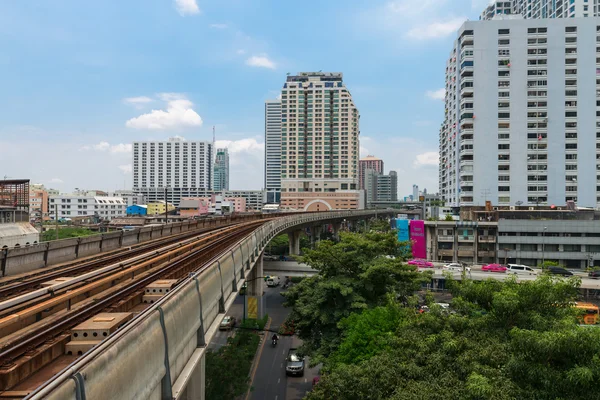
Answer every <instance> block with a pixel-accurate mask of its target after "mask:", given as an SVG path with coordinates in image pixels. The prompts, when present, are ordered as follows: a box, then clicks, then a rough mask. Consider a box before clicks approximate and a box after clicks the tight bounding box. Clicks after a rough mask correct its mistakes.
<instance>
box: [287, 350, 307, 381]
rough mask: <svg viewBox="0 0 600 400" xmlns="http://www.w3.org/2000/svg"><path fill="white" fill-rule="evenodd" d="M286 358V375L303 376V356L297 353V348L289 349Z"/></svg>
mask: <svg viewBox="0 0 600 400" xmlns="http://www.w3.org/2000/svg"><path fill="white" fill-rule="evenodd" d="M286 360H287V364H286V365H285V373H286V375H297V376H304V357H301V356H300V355H299V354H298V349H290V350H289V351H288V356H287V359H286Z"/></svg>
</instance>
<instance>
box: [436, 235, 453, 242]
mask: <svg viewBox="0 0 600 400" xmlns="http://www.w3.org/2000/svg"><path fill="white" fill-rule="evenodd" d="M438 242H454V236H438Z"/></svg>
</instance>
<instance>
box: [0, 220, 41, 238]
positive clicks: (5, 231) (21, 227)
mask: <svg viewBox="0 0 600 400" xmlns="http://www.w3.org/2000/svg"><path fill="white" fill-rule="evenodd" d="M37 233H39V232H38V231H37V229H35V228H34V227H33V226H31V224H30V223H29V222H17V223H14V224H0V238H6V237H11V236H22V235H31V234H37Z"/></svg>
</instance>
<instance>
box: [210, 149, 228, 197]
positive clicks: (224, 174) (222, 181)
mask: <svg viewBox="0 0 600 400" xmlns="http://www.w3.org/2000/svg"><path fill="white" fill-rule="evenodd" d="M213 178H214V181H213V190H214V191H215V192H220V191H222V190H229V151H228V150H227V149H217V156H216V157H215V169H214V174H213Z"/></svg>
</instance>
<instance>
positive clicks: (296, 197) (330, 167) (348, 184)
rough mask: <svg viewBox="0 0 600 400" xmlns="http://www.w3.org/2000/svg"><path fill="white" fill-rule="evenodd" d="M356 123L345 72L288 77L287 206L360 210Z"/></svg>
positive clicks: (284, 116)
mask: <svg viewBox="0 0 600 400" xmlns="http://www.w3.org/2000/svg"><path fill="white" fill-rule="evenodd" d="M358 120H359V113H358V109H357V108H356V106H355V105H354V101H353V100H352V96H351V94H350V92H349V91H348V89H347V88H346V85H345V84H344V82H343V75H342V74H341V73H337V72H302V73H299V74H297V75H292V76H288V77H287V80H286V83H285V84H284V87H283V89H282V91H281V185H282V193H281V203H282V207H283V208H293V209H304V210H308V209H311V210H313V209H314V210H317V209H319V208H320V209H321V210H323V209H339V208H356V207H358V203H359V198H360V196H359V192H358V156H359V154H358V153H359V142H358V135H359V121H358ZM342 192H345V193H344V194H343V195H342ZM336 193H339V194H340V197H339V198H336V197H337V195H336ZM313 205H314V207H312V208H310V207H311V206H313ZM323 207H324V208H323Z"/></svg>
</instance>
